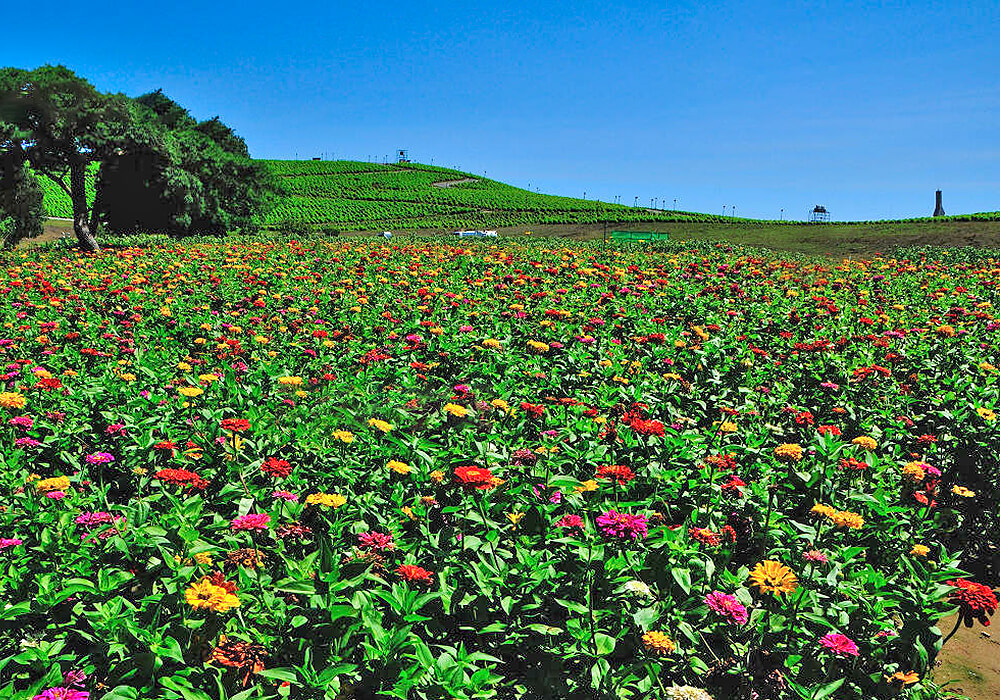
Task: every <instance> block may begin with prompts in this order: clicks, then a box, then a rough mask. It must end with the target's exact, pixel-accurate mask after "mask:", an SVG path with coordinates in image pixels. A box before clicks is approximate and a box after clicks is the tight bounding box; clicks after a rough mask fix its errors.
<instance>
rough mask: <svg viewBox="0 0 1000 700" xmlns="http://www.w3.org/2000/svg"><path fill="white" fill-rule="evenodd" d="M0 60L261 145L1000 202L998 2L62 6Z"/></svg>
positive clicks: (549, 181)
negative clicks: (156, 101)
mask: <svg viewBox="0 0 1000 700" xmlns="http://www.w3.org/2000/svg"><path fill="white" fill-rule="evenodd" d="M31 26H33V27H34V26H38V27H41V29H40V30H39V31H37V32H34V31H31V32H29V31H27V30H23V31H18V32H8V33H7V34H6V35H5V37H4V41H3V42H2V43H0V64H2V65H16V66H20V67H35V66H37V65H41V64H43V63H63V64H65V65H67V66H69V67H70V68H72V69H73V70H75V71H77V72H78V73H80V74H81V75H83V76H84V77H86V78H88V79H89V80H91V82H93V83H94V84H95V85H96V86H97V87H98V88H99V89H101V90H104V91H116V92H124V93H126V94H130V95H138V94H140V93H143V92H147V91H150V90H153V89H156V88H163V90H164V91H165V92H166V93H167V94H168V95H170V96H171V97H173V98H174V99H176V100H177V101H178V102H180V103H181V104H183V105H184V106H185V107H187V108H189V109H190V110H191V112H192V113H193V114H194V115H195V116H196V117H199V118H207V117H211V116H214V115H216V114H218V115H219V116H220V117H221V118H222V119H223V121H225V122H226V123H228V124H230V125H231V126H233V127H234V128H235V129H236V131H237V132H238V133H239V134H240V135H241V136H243V137H244V138H245V139H246V141H247V144H248V145H249V147H250V151H251V153H252V154H253V155H254V156H255V157H261V158H293V157H295V156H296V154H298V155H299V157H302V158H306V157H312V156H320V155H325V156H328V157H336V158H352V159H358V160H366V159H368V158H369V157H373V158H378V159H379V160H381V159H382V158H383V157H384V156H386V155H389V156H391V154H392V153H393V151H394V150H395V149H397V148H408V149H409V151H410V154H411V157H412V158H414V159H415V160H419V161H421V162H431V161H432V160H433V162H434V164H435V165H446V166H460V167H461V168H462V169H464V170H469V171H472V172H475V173H483V172H485V173H486V174H487V175H488V176H489V177H493V178H496V179H499V180H503V181H506V182H510V183H512V184H515V185H519V186H522V187H524V186H528V185H529V184H530V186H531V188H532V189H536V188H538V189H540V190H541V191H543V192H551V193H556V194H565V195H572V196H582V195H583V193H584V192H586V194H587V197H588V198H594V197H597V198H601V199H605V200H608V201H611V200H612V199H613V198H614V197H615V196H616V195H618V196H621V199H622V201H623V202H626V203H632V202H633V201H634V198H635V197H636V196H638V197H639V201H640V202H641V203H643V204H646V205H648V204H649V202H650V200H651V199H652V198H654V197H655V198H657V204H658V205H660V203H661V202H662V201H663V200H664V199H666V200H667V202H668V205H669V206H671V207H672V206H673V200H674V199H675V198H676V199H677V206H678V207H679V208H681V209H687V210H690V211H707V212H717V213H722V211H723V207H725V208H726V213H732V207H734V206H735V208H736V209H735V211H736V214H737V215H740V216H754V217H762V218H778V217H779V216H780V215H781V209H784V216H785V218H804V217H805V216H806V213H807V212H808V210H809V209H811V207H812V206H813V205H814V204H824V205H825V206H826V207H827V208H828V209H829V210H830V211H831V212H832V214H833V217H834V218H835V219H841V220H852V219H878V218H896V217H906V216H925V215H929V214H930V213H931V212H932V210H933V199H934V190H935V189H937V188H940V189H942V190H943V191H944V205H945V209H946V211H947V212H948V213H949V214H951V213H956V214H957V213H969V212H976V211H994V210H997V209H1000V118H998V116H1000V42H997V41H996V37H995V34H994V32H995V30H996V27H997V26H1000V3H997V2H996V0H992V1H991V2H990V1H987V2H980V1H978V0H971V1H970V2H961V3H960V2H918V1H913V2H881V3H861V2H829V3H827V2H803V1H801V0H800V1H797V2H792V1H789V2H767V1H760V2H755V3H749V2H716V3H712V2H701V3H693V2H681V3H672V2H661V3H650V2H619V3H614V4H612V3H608V2H590V1H588V0H579V1H578V2H573V3H570V2H534V3H514V2H497V1H496V0H492V1H491V2H478V1H476V0H469V1H466V2H442V3H434V4H432V3H424V2H406V3H393V2H384V3H369V2H363V1H362V2H353V3H341V2H303V1H302V0H289V1H286V2H283V3H276V2H273V1H272V2H266V3H265V2H259V1H258V0H244V2H240V3H230V2H205V1H204V0H201V1H200V2H190V1H187V0H183V1H181V2H170V3H164V4H162V5H150V4H149V3H146V2H141V3H140V2H131V3H129V2H102V1H100V0H98V1H95V2H87V3H68V2H60V1H59V0H49V2H46V3H42V4H41V5H40V7H39V8H38V9H34V10H33V18H32V22H31Z"/></svg>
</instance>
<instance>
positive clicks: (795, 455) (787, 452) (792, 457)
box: [774, 442, 802, 462]
mask: <svg viewBox="0 0 1000 700" xmlns="http://www.w3.org/2000/svg"><path fill="white" fill-rule="evenodd" d="M774 456H775V457H777V458H778V459H779V460H781V461H782V462H801V461H802V447H800V446H799V445H797V444H795V443H794V442H786V443H783V444H781V445H778V446H777V447H775V448H774Z"/></svg>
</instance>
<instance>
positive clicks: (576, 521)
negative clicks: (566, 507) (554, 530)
mask: <svg viewBox="0 0 1000 700" xmlns="http://www.w3.org/2000/svg"><path fill="white" fill-rule="evenodd" d="M556 527H567V528H568V527H578V528H581V529H582V528H583V518H581V517H580V516H579V515H564V516H562V517H561V518H559V520H558V521H556Z"/></svg>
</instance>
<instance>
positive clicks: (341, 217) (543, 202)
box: [41, 160, 1000, 236]
mask: <svg viewBox="0 0 1000 700" xmlns="http://www.w3.org/2000/svg"><path fill="white" fill-rule="evenodd" d="M263 163H264V164H265V165H266V166H267V167H268V169H269V170H270V171H271V172H272V173H273V174H274V176H275V179H276V181H277V183H278V185H279V187H280V189H281V196H280V197H279V201H278V205H277V206H276V207H275V208H274V209H273V210H272V211H271V212H270V213H269V214H268V215H267V216H266V217H265V218H264V219H263V220H262V221H261V222H260V223H261V224H262V225H263V226H266V227H270V228H277V227H281V226H282V225H284V224H288V223H289V222H300V223H304V224H308V225H310V226H314V227H328V228H335V229H339V230H342V231H364V230H372V229H391V230H404V229H448V228H501V227H513V226H532V225H540V224H580V225H583V224H599V223H602V222H609V223H652V222H671V223H686V224H699V223H700V224H719V223H726V224H738V225H741V226H744V227H751V228H752V227H756V226H767V227H778V228H785V227H789V226H795V225H796V224H797V223H798V222H777V221H760V220H756V219H738V218H733V217H723V216H716V215H712V214H696V213H690V212H677V211H663V210H653V209H647V208H644V207H638V208H636V207H628V206H623V205H620V204H609V203H607V202H599V201H595V200H588V199H576V198H573V197H558V196H554V195H547V194H538V193H535V192H531V191H529V190H524V189H520V188H518V187H512V186H511V185H507V184H504V183H502V182H497V181H496V180H490V179H488V178H485V177H477V176H475V175H471V174H469V173H465V172H461V171H458V170H450V169H448V168H439V167H434V166H430V165H422V164H419V163H407V164H399V165H397V164H392V165H381V164H378V163H363V162H356V161H312V160H304V161H303V160H266V161H263ZM94 172H95V173H96V168H95V170H94ZM41 180H42V183H43V185H44V186H45V188H46V193H45V207H46V211H47V213H48V214H49V216H51V217H58V218H69V217H70V216H72V208H71V206H70V202H69V197H67V196H66V193H65V192H63V191H62V190H61V189H59V188H58V187H57V186H56V185H54V184H53V183H51V182H49V181H48V180H47V178H41ZM92 183H93V177H91V178H90V179H89V180H88V187H89V189H90V190H91V191H90V192H89V195H90V196H91V197H92V196H93V191H92V190H93V184H92ZM997 220H1000V212H992V213H984V214H970V215H964V216H952V217H943V218H939V219H933V218H931V217H926V218H923V219H911V220H907V222H908V223H909V222H922V221H923V222H930V221H934V222H945V221H997ZM843 223H844V222H838V223H835V224H830V225H831V226H835V225H843ZM880 223H898V222H897V221H885V222H880ZM795 235H796V236H798V235H799V234H795Z"/></svg>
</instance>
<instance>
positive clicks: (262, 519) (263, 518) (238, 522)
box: [230, 513, 271, 532]
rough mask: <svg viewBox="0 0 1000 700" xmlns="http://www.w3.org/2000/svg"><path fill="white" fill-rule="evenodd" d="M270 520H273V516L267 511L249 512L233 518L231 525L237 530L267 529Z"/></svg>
mask: <svg viewBox="0 0 1000 700" xmlns="http://www.w3.org/2000/svg"><path fill="white" fill-rule="evenodd" d="M269 522H271V516H270V515H268V514H267V513H248V514H247V515H241V516H240V517H238V518H236V519H235V520H233V522H232V523H231V525H230V527H232V529H233V531H235V532H238V531H240V530H248V531H249V530H266V529H267V524H268V523H269Z"/></svg>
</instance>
